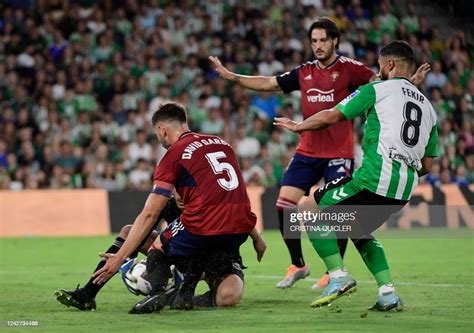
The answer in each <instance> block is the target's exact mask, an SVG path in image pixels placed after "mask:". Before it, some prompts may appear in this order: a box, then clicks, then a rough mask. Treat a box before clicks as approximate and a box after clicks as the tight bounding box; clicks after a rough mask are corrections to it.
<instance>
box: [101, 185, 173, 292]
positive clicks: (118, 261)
mask: <svg viewBox="0 0 474 333" xmlns="http://www.w3.org/2000/svg"><path fill="white" fill-rule="evenodd" d="M167 202H168V198H167V197H165V196H163V195H159V194H154V193H151V194H149V195H148V198H147V200H146V202H145V206H144V207H143V210H142V211H141V212H140V214H139V215H138V216H137V218H136V219H135V222H134V223H133V226H132V229H131V230H130V233H129V234H128V237H127V239H126V240H125V242H124V243H123V245H122V247H121V248H120V250H119V251H118V252H117V254H111V253H102V254H101V256H102V257H103V258H106V259H107V263H106V264H105V266H104V267H102V268H101V269H100V270H98V271H97V272H95V273H94V274H93V275H92V276H93V277H95V280H94V283H96V284H102V283H104V282H106V281H107V280H109V279H110V278H111V277H112V276H113V275H114V274H115V273H117V271H118V270H119V268H120V266H121V265H122V264H123V260H124V259H126V258H127V257H129V256H130V254H132V252H133V251H134V250H135V249H136V248H137V246H138V245H139V244H140V242H141V241H142V240H143V238H145V236H146V235H148V233H149V232H150V230H151V228H152V227H153V225H154V223H155V221H156V219H157V218H158V215H160V212H161V211H162V210H163V208H164V207H165V206H166V203H167Z"/></svg>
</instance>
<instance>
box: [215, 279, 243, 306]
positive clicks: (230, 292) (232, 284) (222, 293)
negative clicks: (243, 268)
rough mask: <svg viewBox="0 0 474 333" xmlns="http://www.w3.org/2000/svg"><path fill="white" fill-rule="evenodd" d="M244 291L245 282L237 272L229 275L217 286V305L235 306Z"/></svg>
mask: <svg viewBox="0 0 474 333" xmlns="http://www.w3.org/2000/svg"><path fill="white" fill-rule="evenodd" d="M243 293H244V282H243V281H242V279H241V278H240V277H238V276H237V275H235V274H231V275H228V276H227V277H226V278H225V279H224V280H223V281H222V282H221V283H220V284H219V287H218V288H217V294H216V305H217V306H222V307H224V306H234V305H236V304H238V303H239V302H240V300H241V298H242V295H243Z"/></svg>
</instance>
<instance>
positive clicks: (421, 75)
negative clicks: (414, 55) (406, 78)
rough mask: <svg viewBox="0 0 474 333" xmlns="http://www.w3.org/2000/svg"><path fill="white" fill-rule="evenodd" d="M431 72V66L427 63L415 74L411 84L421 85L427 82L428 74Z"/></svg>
mask: <svg viewBox="0 0 474 333" xmlns="http://www.w3.org/2000/svg"><path fill="white" fill-rule="evenodd" d="M430 70H431V65H430V64H429V63H427V62H425V63H424V64H423V65H421V66H420V67H418V69H417V70H416V72H415V74H413V76H412V77H411V82H413V84H414V85H416V86H417V85H420V84H422V83H423V81H425V77H426V74H428V72H429V71H430Z"/></svg>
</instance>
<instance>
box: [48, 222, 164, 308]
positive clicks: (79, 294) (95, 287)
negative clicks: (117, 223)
mask: <svg viewBox="0 0 474 333" xmlns="http://www.w3.org/2000/svg"><path fill="white" fill-rule="evenodd" d="M131 228H132V225H131V224H129V225H126V226H123V227H122V229H121V230H120V232H119V235H118V236H117V237H116V238H115V240H114V242H113V243H112V245H111V246H110V247H109V248H108V249H107V250H106V253H117V252H118V251H119V250H120V248H121V246H122V245H123V243H124V242H125V239H127V236H128V234H129V232H130V229H131ZM157 236H158V233H157V232H156V231H152V232H151V233H150V235H149V236H148V237H147V238H145V239H144V240H143V242H142V243H141V244H140V246H139V247H138V248H137V250H136V251H134V252H133V253H132V254H131V255H130V258H136V257H137V255H138V252H139V251H143V250H144V249H145V248H146V246H147V245H148V247H149V246H150V245H151V244H153V241H154V240H155V238H156V237H157ZM105 262H106V261H105V259H101V260H100V261H99V263H98V264H97V266H96V268H95V270H94V272H96V271H98V270H99V269H101V268H102V267H103V266H104V265H105ZM93 280H94V279H93V278H92V277H91V278H90V279H89V281H87V283H86V284H85V285H84V287H82V288H79V287H78V288H76V290H66V289H59V290H57V291H56V292H55V295H56V299H57V300H58V301H59V302H60V303H61V304H64V305H66V306H67V307H69V306H73V307H76V308H78V309H79V310H95V309H96V302H95V298H96V296H97V294H98V293H99V291H100V290H101V289H102V288H103V286H104V285H105V284H106V283H107V282H105V283H103V284H95V283H93Z"/></svg>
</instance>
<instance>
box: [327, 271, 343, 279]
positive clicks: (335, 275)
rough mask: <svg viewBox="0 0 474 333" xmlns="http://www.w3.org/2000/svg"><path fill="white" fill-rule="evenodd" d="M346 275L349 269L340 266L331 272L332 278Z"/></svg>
mask: <svg viewBox="0 0 474 333" xmlns="http://www.w3.org/2000/svg"><path fill="white" fill-rule="evenodd" d="M346 276H347V269H345V268H339V269H338V270H335V271H332V272H329V278H330V279H337V278H341V277H346Z"/></svg>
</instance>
